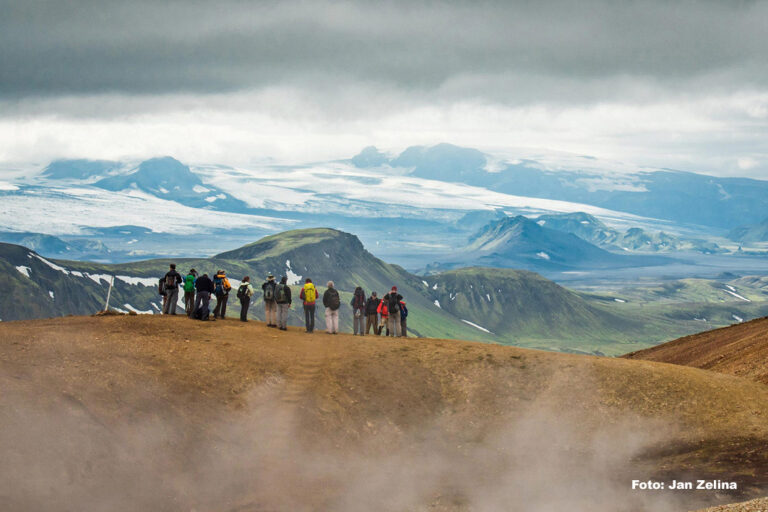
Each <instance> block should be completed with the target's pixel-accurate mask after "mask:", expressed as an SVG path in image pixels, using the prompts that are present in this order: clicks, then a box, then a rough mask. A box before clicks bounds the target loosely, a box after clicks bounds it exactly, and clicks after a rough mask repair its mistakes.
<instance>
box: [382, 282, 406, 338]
mask: <svg viewBox="0 0 768 512" xmlns="http://www.w3.org/2000/svg"><path fill="white" fill-rule="evenodd" d="M401 300H403V296H402V295H400V294H399V293H397V286H393V287H392V289H391V290H390V291H389V293H388V294H386V295H385V296H384V300H383V302H386V303H387V311H388V312H389V322H388V328H389V332H388V333H387V336H389V335H390V334H391V335H392V336H394V337H397V336H400V325H401V321H402V319H401V318H400V301H401Z"/></svg>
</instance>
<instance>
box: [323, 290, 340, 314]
mask: <svg viewBox="0 0 768 512" xmlns="http://www.w3.org/2000/svg"><path fill="white" fill-rule="evenodd" d="M340 299H341V298H340V297H339V292H337V291H336V288H328V289H327V290H325V293H324V294H323V306H325V307H327V308H331V310H332V311H335V310H337V309H339V306H340V305H341V300H340ZM334 306H335V307H334Z"/></svg>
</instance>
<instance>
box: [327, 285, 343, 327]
mask: <svg viewBox="0 0 768 512" xmlns="http://www.w3.org/2000/svg"><path fill="white" fill-rule="evenodd" d="M323 306H325V327H326V329H327V330H328V334H339V307H341V299H340V298H339V292H338V291H336V288H334V287H333V281H328V289H327V290H325V293H324V294H323Z"/></svg>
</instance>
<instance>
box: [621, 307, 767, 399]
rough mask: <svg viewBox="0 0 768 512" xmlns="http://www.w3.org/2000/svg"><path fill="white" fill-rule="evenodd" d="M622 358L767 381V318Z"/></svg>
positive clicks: (696, 335) (688, 337)
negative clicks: (677, 365)
mask: <svg viewBox="0 0 768 512" xmlns="http://www.w3.org/2000/svg"><path fill="white" fill-rule="evenodd" d="M623 357H625V358H627V359H645V360H647V361H659V362H663V363H672V364H681V365H685V366H693V367H695V368H702V369H705V370H712V371H715V372H720V373H728V374H731V375H738V376H740V377H746V378H749V379H752V380H756V381H758V382H762V383H763V384H768V318H759V319H757V320H752V321H750V322H746V323H742V324H737V325H732V326H730V327H724V328H722V329H715V330H713V331H707V332H703V333H700V334H694V335H692V336H686V337H684V338H680V339H678V340H674V341H670V342H668V343H664V344H661V345H658V346H655V347H652V348H649V349H645V350H639V351H637V352H632V353H630V354H627V355H625V356H623Z"/></svg>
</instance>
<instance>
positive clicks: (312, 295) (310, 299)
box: [299, 278, 317, 333]
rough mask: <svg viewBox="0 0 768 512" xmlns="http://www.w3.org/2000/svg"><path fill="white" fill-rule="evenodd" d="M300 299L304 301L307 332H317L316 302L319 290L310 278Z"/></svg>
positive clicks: (300, 294) (300, 293) (306, 281)
mask: <svg viewBox="0 0 768 512" xmlns="http://www.w3.org/2000/svg"><path fill="white" fill-rule="evenodd" d="M299 298H300V299H301V300H303V301H304V325H305V326H306V327H307V332H308V333H312V332H314V330H315V301H317V289H316V288H315V285H314V284H313V283H312V280H311V279H310V278H307V279H306V280H305V282H304V288H302V289H301V292H299Z"/></svg>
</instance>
